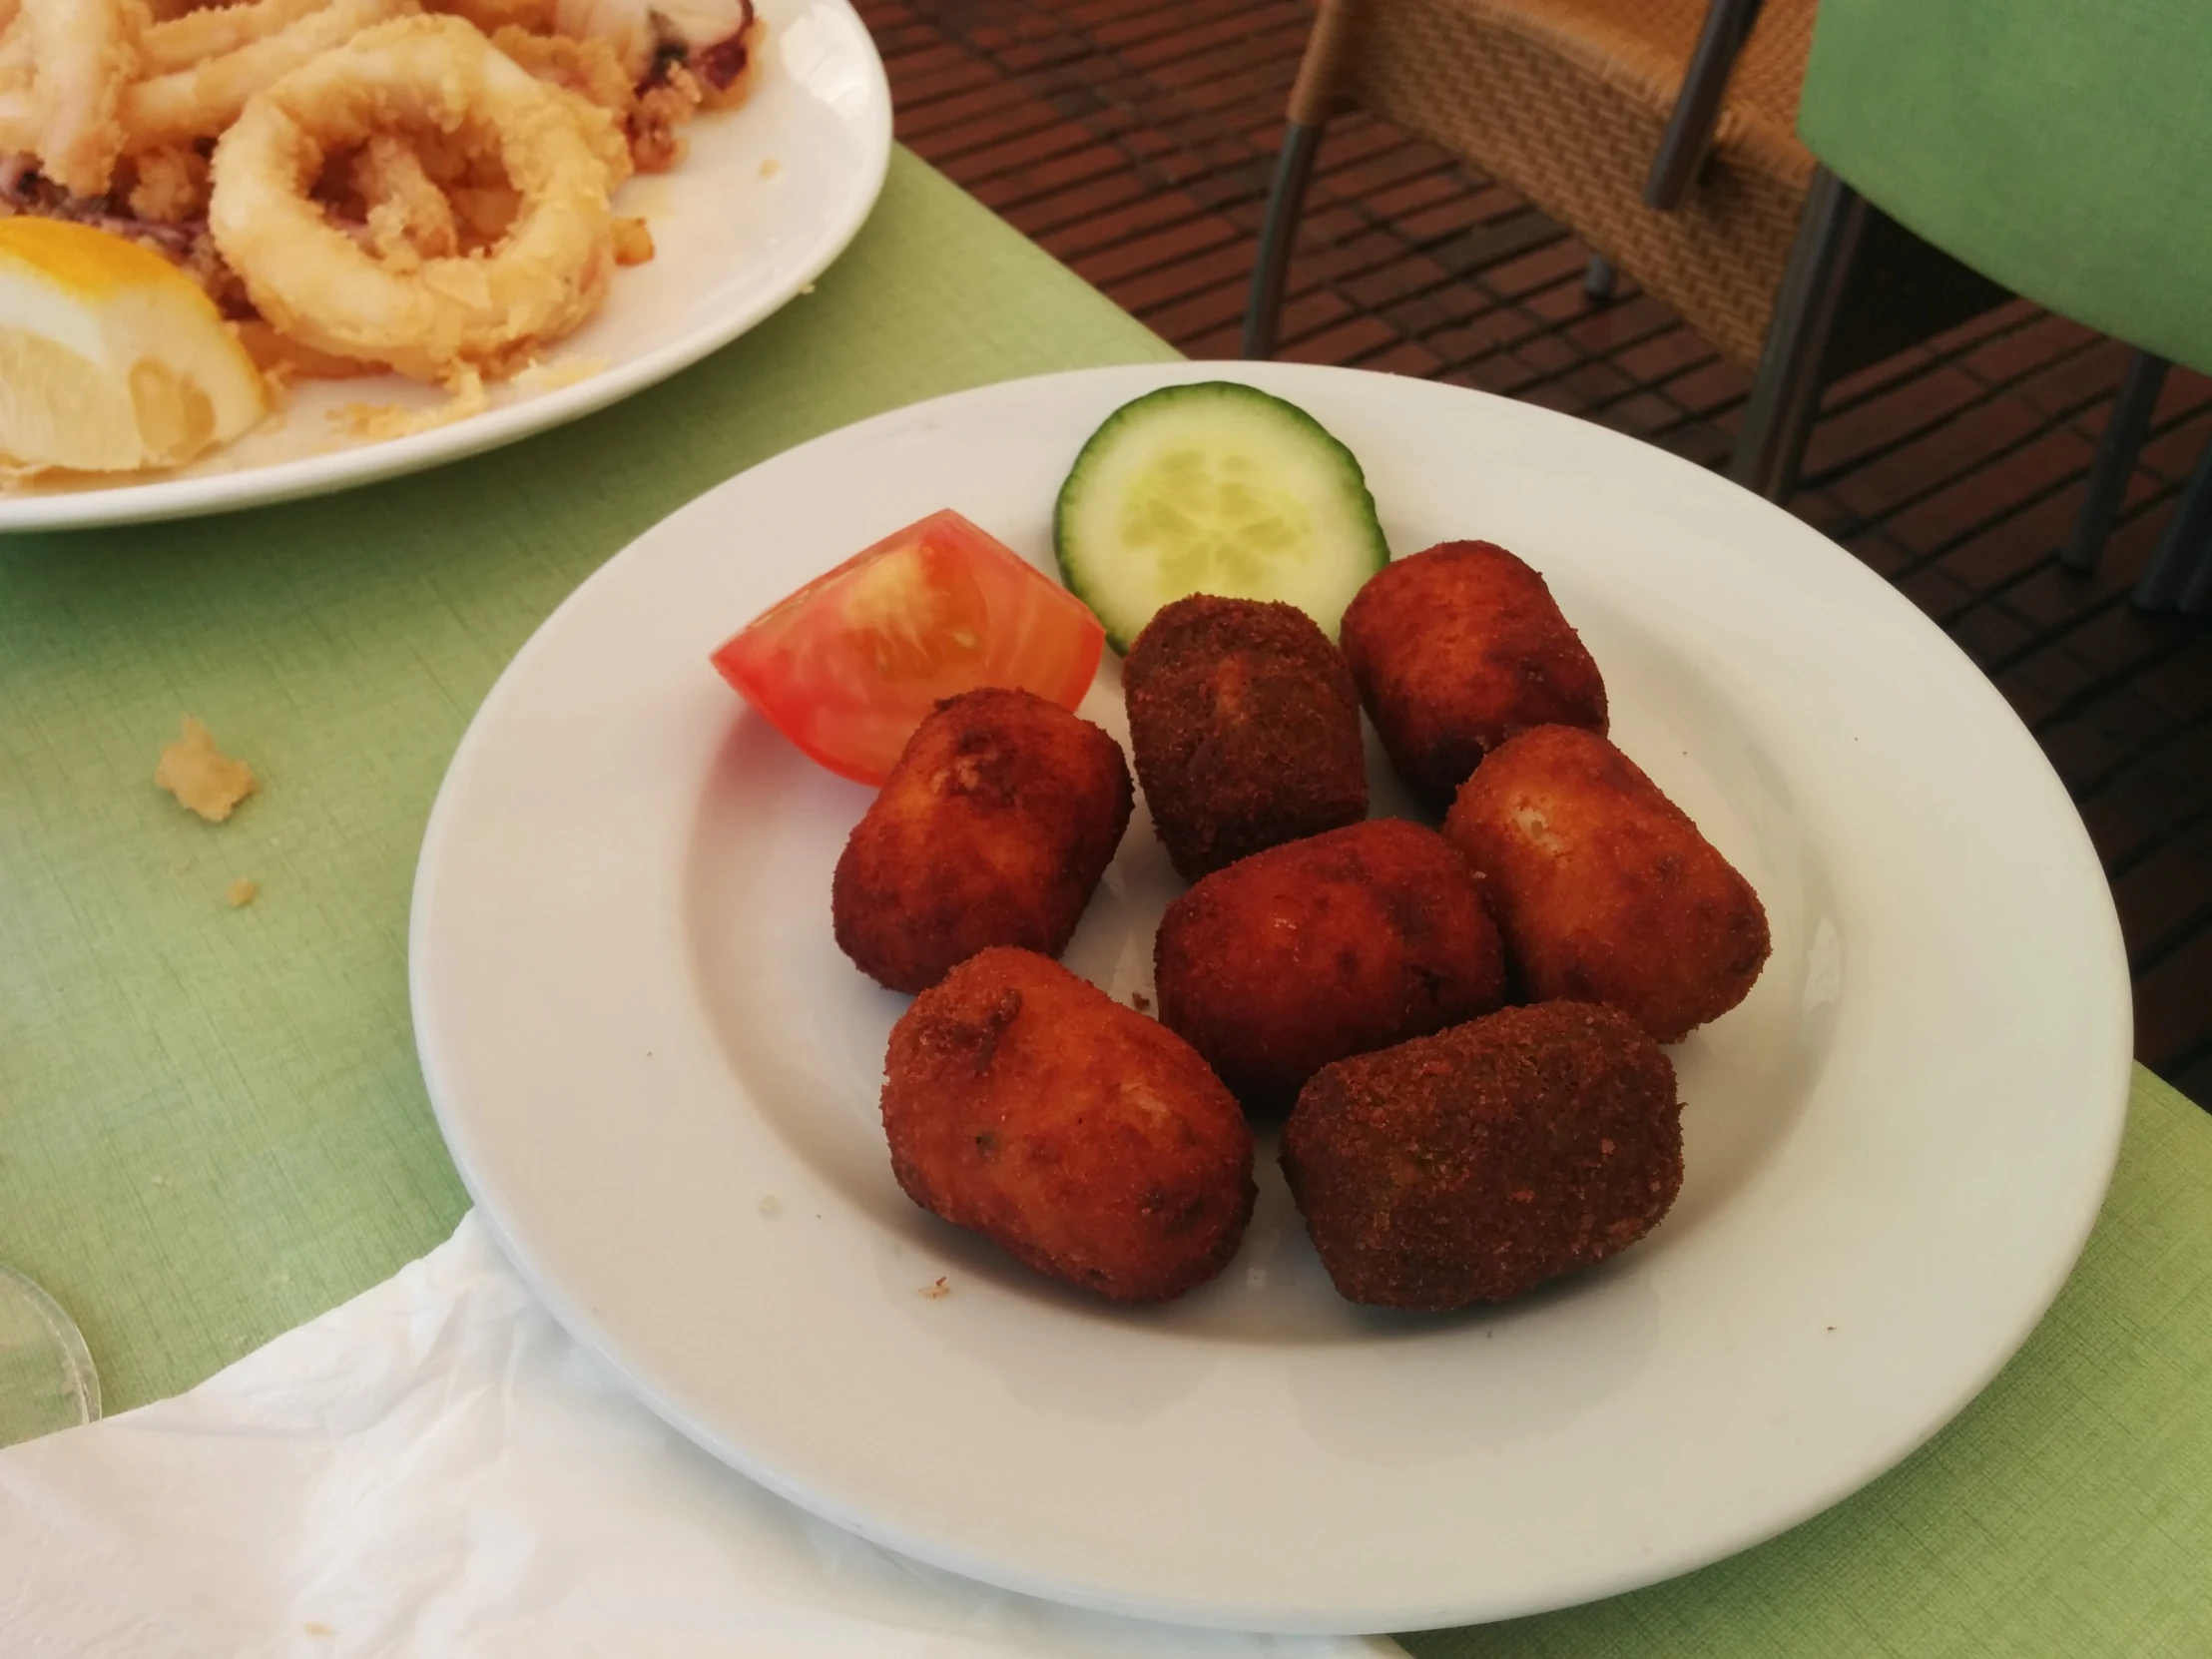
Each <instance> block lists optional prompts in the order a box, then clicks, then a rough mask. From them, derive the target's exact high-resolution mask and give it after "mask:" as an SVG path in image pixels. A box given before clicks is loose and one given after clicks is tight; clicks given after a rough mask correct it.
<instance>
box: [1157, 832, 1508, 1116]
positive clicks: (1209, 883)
mask: <svg viewBox="0 0 2212 1659" xmlns="http://www.w3.org/2000/svg"><path fill="white" fill-rule="evenodd" d="M1153 969H1154V977H1155V979H1156V981H1157V987H1158V995H1159V998H1160V1019H1161V1021H1162V1023H1164V1024H1166V1025H1167V1026H1168V1027H1169V1028H1170V1029H1172V1030H1175V1031H1179V1032H1181V1033H1182V1034H1183V1035H1184V1036H1185V1037H1187V1038H1189V1039H1190V1042H1191V1046H1192V1047H1194V1048H1196V1049H1197V1050H1198V1051H1199V1053H1201V1054H1203V1055H1204V1056H1205V1057H1206V1060H1207V1063H1208V1064H1210V1065H1211V1066H1212V1067H1213V1068H1214V1070H1215V1071H1216V1072H1217V1073H1218V1074H1219V1075H1220V1077H1221V1080H1222V1081H1223V1082H1225V1083H1227V1084H1228V1085H1229V1087H1230V1089H1231V1090H1232V1091H1233V1092H1235V1093H1236V1094H1237V1095H1238V1097H1239V1098H1241V1099H1242V1100H1243V1101H1244V1102H1245V1104H1246V1105H1248V1106H1253V1107H1259V1108H1263V1109H1264V1108H1268V1107H1278V1108H1280V1107H1282V1106H1287V1105H1289V1103H1290V1102H1291V1100H1292V1099H1293V1098H1294V1097H1295V1096H1296V1095H1297V1093H1298V1090H1299V1086H1300V1085H1301V1084H1303V1083H1304V1082H1305V1081H1306V1079H1307V1078H1309V1077H1311V1076H1312V1075H1313V1074H1314V1073H1315V1072H1316V1071H1317V1070H1319V1069H1320V1068H1321V1067H1322V1066H1324V1065H1327V1064H1328V1063H1329V1062H1330V1061H1331V1060H1341V1059H1343V1058H1344V1057H1345V1056H1347V1055H1349V1054H1364V1053H1367V1052H1368V1051H1369V1050H1371V1049H1377V1048H1384V1047H1387V1046H1388V1045H1389V1044H1391V1043H1395V1042H1402V1041H1404V1040H1405V1039H1406V1038H1407V1037H1417V1036H1420V1035H1421V1034H1423V1033H1424V1032H1429V1031H1435V1030H1439V1029H1441V1028H1442V1027H1444V1026H1446V1025H1455V1024H1457V1023H1458V1022H1459V1021H1461V1020H1465V1019H1472V1018H1473V1017H1474V1016H1475V1015H1477V1014H1482V1013H1487V1012H1488V1011H1489V1010H1490V1009H1492V1008H1495V1007H1496V1006H1497V1005H1498V1004H1499V1003H1500V1002H1501V1001H1503V1000H1504V989H1505V957H1504V949H1503V946H1502V945H1501V944H1500V943H1499V941H1498V934H1497V928H1496V926H1495V925H1494V924H1493V923H1492V922H1491V920H1490V918H1489V916H1488V915H1487V914H1486V913H1485V912H1484V910H1483V908H1482V897H1481V893H1480V890H1479V888H1478V886H1477V884H1476V882H1475V879H1474V874H1473V872H1472V871H1471V870H1469V869H1468V868H1467V865H1466V861H1465V860H1464V859H1463V858H1461V857H1460V856H1459V854H1458V853H1457V852H1456V851H1454V850H1453V849H1452V847H1451V845H1450V843H1449V842H1447V841H1446V840H1445V839H1444V838H1443V837H1442V836H1441V835H1439V834H1437V833H1436V832H1435V831H1434V830H1424V829H1422V828H1421V827H1420V826H1419V825H1417V824H1407V823H1404V822H1403V821H1402V820H1398V819H1375V820H1372V821H1370V822H1368V823H1365V824H1355V825H1353V826H1351V827H1350V828H1348V829H1344V830H1331V831H1329V832H1328V833H1327V834H1324V835H1314V836H1311V837H1309V838H1308V839H1306V840H1297V841H1290V842H1287V843H1286V844H1284V845H1282V846H1276V847H1270V848H1269V849H1268V850H1267V851H1265V852H1255V853H1254V854H1253V855H1252V856H1251V857H1249V858H1240V859H1239V860H1238V861H1237V862H1235V863H1233V864H1231V865H1230V866H1229V867H1228V868H1226V869H1220V870H1216V871H1215V872H1214V873H1213V874H1211V875H1209V876H1207V877H1206V878H1205V879H1204V880H1202V881H1200V882H1199V883H1198V884H1197V885H1196V886H1194V887H1193V888H1191V890H1190V891H1189V892H1187V893H1185V894H1183V896H1182V897H1180V898H1178V899H1177V900H1176V901H1175V902H1174V903H1173V904H1171V905H1169V906H1168V911H1167V914H1166V915H1165V916H1164V917H1163V918H1162V919H1161V922H1160V931H1159V933H1158V934H1157V935H1156V937H1155V938H1154V940H1153Z"/></svg>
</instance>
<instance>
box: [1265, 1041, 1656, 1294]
mask: <svg viewBox="0 0 2212 1659" xmlns="http://www.w3.org/2000/svg"><path fill="white" fill-rule="evenodd" d="M1283 1171H1284V1174H1285V1175H1286V1177H1288V1179H1289V1181H1290V1186H1291V1192H1292V1194H1293V1196H1294V1197H1296V1199H1297V1200H1298V1207H1299V1210H1300V1212H1301V1213H1302V1214H1304V1216H1305V1218H1306V1226H1307V1230H1308V1231H1309V1232H1310V1233H1311V1234H1312V1235H1313V1240H1314V1247H1315V1249H1316V1250H1318V1251H1319V1252H1320V1253H1321V1259H1322V1265H1323V1266H1324V1267H1326V1268H1327V1269H1328V1270H1329V1277H1330V1279H1331V1280H1332V1281H1334V1282H1335V1284H1336V1287H1337V1289H1338V1291H1339V1292H1340V1293H1342V1294H1343V1295H1344V1296H1346V1297H1347V1298H1349V1299H1350V1300H1352V1301H1354V1302H1362V1303H1369V1304H1372V1305H1374V1306H1377V1307H1383V1308H1406V1309H1414V1310H1419V1311H1423V1312H1428V1313H1440V1312H1444V1311H1446V1310H1449V1309H1453V1308H1465V1307H1469V1306H1471V1305H1473V1304H1475V1303H1481V1302H1503V1301H1505V1300H1507V1299H1508V1298H1510V1297H1516V1296H1519V1295H1521V1294H1522V1293H1523V1292H1525V1291H1530V1290H1533V1289H1534V1288H1535V1287H1536V1286H1538V1285H1541V1284H1543V1283H1544V1282H1545V1281H1546V1280H1549V1279H1556V1278H1557V1277H1559V1275H1561V1274H1564V1273H1571V1272H1573V1271H1574V1270H1575V1269H1577V1268H1583V1267H1588V1266H1590V1265H1591V1264H1592V1263H1595V1262H1602V1261H1604V1260H1605V1259H1606V1258H1607V1257H1608V1256H1612V1255H1615V1254H1617V1253H1619V1252H1620V1251H1623V1250H1626V1249H1627V1248H1628V1247H1629V1246H1630V1245H1632V1244H1634V1243H1635V1242H1636V1241H1637V1240H1638V1239H1640V1238H1642V1237H1643V1236H1644V1235H1645V1234H1646V1233H1648V1232H1650V1231H1651V1229H1652V1228H1653V1227H1654V1226H1656V1225H1657V1224H1658V1222H1659V1219H1660V1217H1662V1216H1664V1215H1665V1214H1666V1213H1667V1209H1668V1206H1670V1205H1671V1204H1673V1202H1674V1199H1675V1194H1676V1193H1677V1192H1679V1191H1680V1190H1681V1187H1682V1108H1681V1106H1680V1105H1679V1104H1678V1103H1677V1102H1676V1100H1675V1097H1674V1068H1673V1067H1672V1066H1671V1065H1669V1064H1668V1062H1667V1057H1666V1055H1665V1054H1663V1053H1662V1052H1660V1050H1659V1047H1658V1045H1657V1044H1656V1043H1654V1042H1653V1041H1652V1040H1651V1039H1650V1038H1649V1037H1647V1036H1645V1035H1644V1033H1643V1031H1642V1030H1641V1029H1640V1028H1639V1027H1638V1026H1637V1025H1636V1023H1635V1022H1634V1021H1633V1020H1631V1019H1629V1018H1628V1017H1627V1016H1626V1015H1624V1014H1622V1013H1620V1012H1618V1011H1617V1010H1615V1009H1612V1008H1605V1007H1600V1006H1598V1005H1596V1004H1594V1003H1585V1002H1547V1003H1543V1004H1540V1005H1539V1006H1536V1007H1532V1008H1506V1009H1503V1010H1501V1011H1499V1012H1497V1013H1494V1014H1490V1015H1488V1016H1486V1017H1484V1018H1482V1019H1477V1020H1471V1021H1469V1022H1468V1023H1466V1024H1464V1025H1454V1026H1452V1027H1450V1028H1449V1029H1447V1030H1443V1031H1439V1032H1437V1033H1435V1034H1434V1035H1433V1036H1427V1037H1415V1038H1414V1039H1413V1040H1412V1041H1411V1042H1405V1043H1400V1044H1398V1045H1397V1046H1396V1047H1395V1048H1385V1049H1383V1050H1382V1051H1381V1052H1380V1053H1376V1054H1364V1055H1360V1056H1358V1057H1357V1058H1354V1059H1350V1060H1340V1061H1338V1062H1337V1063H1335V1064H1334V1065H1328V1066H1324V1067H1323V1068H1322V1069H1321V1070H1320V1071H1318V1072H1316V1073H1315V1074H1314V1077H1313V1080H1312V1081H1311V1082H1309V1083H1308V1084H1307V1085H1306V1087H1305V1089H1304V1090H1303V1091H1302V1092H1301V1093H1300V1095H1299V1097H1298V1105H1297V1107H1296V1109H1294V1110H1293V1111H1292V1113H1291V1117H1290V1121H1289V1122H1288V1123H1287V1124H1285V1125H1284V1129H1283Z"/></svg>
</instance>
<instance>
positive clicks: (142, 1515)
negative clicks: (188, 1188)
mask: <svg viewBox="0 0 2212 1659" xmlns="http://www.w3.org/2000/svg"><path fill="white" fill-rule="evenodd" d="M1402 1653H1403V1650H1402V1649H1400V1648H1399V1647H1398V1646H1397V1645H1396V1644H1395V1643H1394V1642H1390V1641H1388V1640H1386V1639H1383V1638H1374V1639H1356V1638H1325V1637H1313V1638H1294V1637H1282V1636H1243V1635H1232V1634H1225V1633H1222V1632H1218V1631H1204V1630H1189V1629H1182V1628H1178V1627H1174V1626H1168V1625H1157V1624H1146V1623H1142V1622H1139V1621H1136V1620H1130V1619H1117V1618H1110V1617H1107V1616H1105V1615H1103V1614H1095V1613H1084V1612H1079V1611H1076V1610H1074V1609H1071V1608H1065V1607H1058V1606H1054V1605H1052V1604H1051V1603H1048V1602H1042V1601H1036V1600H1032V1599H1031V1598H1029V1597H1026V1596H1019V1595H1013V1594H1009V1593H1007V1592H1005V1591H1000V1590H993V1589H989V1588H986V1587H985V1586H983V1585H980V1584H976V1583H973V1582H970V1581H969V1580H967V1579H963V1578H958V1577H955V1576H953V1575H952V1574H950V1573H945V1572H940V1571H937V1570H936V1569H934V1568H930V1567H925V1566H921V1565H919V1564H918V1563H915V1562H912V1561H908V1560H905V1559H903V1558H902V1557H900V1556H897V1555H893V1554H891V1553H889V1552H888V1551H885V1550H881V1549H877V1548H876V1547H875V1546H873V1545H872V1544H868V1543H864V1542H862V1541H861V1540H860V1539H858V1538H856V1537H854V1536H852V1535H851V1534H850V1533H847V1532H844V1531H842V1530H840V1529H839V1528H837V1527H835V1526H832V1525H830V1524H829V1523H828V1522H826V1521H821V1520H817V1519H815V1518H814V1517H813V1516H811V1515H809V1514H807V1513H805V1512H804V1511H803V1510H800V1509H797V1508H794V1507H793V1506H792V1505H791V1504H788V1503H786V1502H784V1501H783V1500H782V1499H781V1498H778V1497H775V1496H773V1495H772V1494H770V1493H769V1492H767V1491H765V1490H763V1489H762V1488H761V1487H759V1486H756V1485H754V1484H753V1483H752V1482H751V1481H748V1480H746V1479H745V1478H744V1477H742V1476H740V1475H738V1474H736V1473H734V1472H732V1471H731V1470H729V1469H727V1468H725V1467H724V1466H723V1465H722V1464H720V1463H718V1462H716V1461H715V1460H714V1459H713V1458H711V1457H709V1456H708V1455H707V1454H706V1453H705V1452H703V1451H700V1450H698V1449H697V1448H696V1447H694V1446H693V1445H692V1444H691V1443H690V1442H689V1441H688V1440H685V1439H684V1438H683V1437H682V1436H681V1435H679V1434H677V1433H676V1432H675V1431H674V1430H673V1429H671V1428H668V1427H667V1426H665V1425H664V1424H663V1423H662V1422H661V1421H660V1419H659V1418H657V1417H655V1416H654V1415H652V1413H650V1412H649V1411H647V1410H646V1409H645V1408H644V1407H643V1406H641V1405H639V1404H637V1403H636V1402H635V1401H633V1400H632V1399H631V1398H630V1397H629V1395H628V1394H626V1393H625V1392H624V1391H623V1389H622V1387H621V1385H620V1384H619V1383H617V1382H616V1381H615V1380H614V1378H613V1377H612V1376H611V1375H610V1374H609V1373H608V1372H607V1371H606V1369H605V1368H604V1367H602V1366H601V1365H600V1364H599V1362H598V1361H596V1360H595V1359H593V1358H592V1357H591V1356H590V1355H589V1354H586V1353H585V1352H584V1351H583V1350H582V1349H580V1348H578V1347H577V1346H576V1345H575V1344H574V1343H573V1342H571V1341H570V1340H569V1339H568V1338H567V1337H566V1336H565V1335H564V1334H563V1333H562V1332H561V1330H560V1328H559V1327H558V1326H556V1325H555V1324H554V1323H553V1321H552V1319H551V1318H550V1317H549V1316H548V1315H546V1314H545V1313H544V1312H543V1311H542V1310H541V1309H540V1308H539V1307H538V1304H537V1303H536V1301H535V1300H534V1299H533V1298H532V1297H531V1295H530V1293H529V1292H528V1291H527V1290H525V1289H524V1288H523V1286H522V1283H521V1281H520V1280H518V1279H517V1278H516V1277H515V1275H514V1272H513V1270H512V1269H510V1268H509V1267H508V1266H507V1264H506V1261H505V1259H504V1258H503V1257H502V1256H501V1255H500V1254H499V1251H498V1249H497V1247H496V1246H494V1245H493V1244H492V1242H491V1239H490V1237H489V1234H488V1232H487V1230H486V1229H485V1228H483V1227H482V1226H480V1225H479V1224H478V1222H477V1220H476V1218H475V1216H474V1215H473V1214H472V1215H470V1216H468V1217H466V1218H464V1219H463V1220H462V1222H461V1225H460V1228H459V1229H458V1231H456V1232H455V1233H454V1235H453V1237H452V1238H451V1239H450V1240H448V1241H447V1242H446V1243H445V1244H443V1245H441V1246H439V1247H438V1248H437V1249H436V1250H434V1251H432V1252H431V1253H430V1254H429V1255H428V1256H425V1257H424V1258H423V1259H422V1260H421V1261H419V1262H416V1263H414V1264H413V1265H412V1266H410V1267H408V1268H407V1269H405V1270H404V1271H403V1272H401V1273H400V1274H399V1275H398V1276H397V1277H395V1278H393V1279H391V1280H389V1281H388V1282H386V1283H385V1284H382V1285H379V1286H377V1287H376V1288H375V1289H374V1290H371V1291H369V1292H367V1293H365V1294H364V1295H362V1296H359V1297H356V1298H355V1299H354V1300H353V1301H351V1302H349V1303H347V1304H346V1305H345V1306H344V1307H342V1308H338V1309H335V1310H333V1311H332V1312H330V1313H328V1314H325V1315H324V1316H323V1317H322V1318H320V1319H318V1320H316V1321H314V1322H313V1323H312V1324H309V1325H306V1326H302V1327H301V1328H300V1329H299V1330H297V1331H293V1332H290V1333H288V1334H287V1335H285V1336H282V1337H279V1338H277V1341H275V1342H273V1343H271V1344H270V1345H269V1346H268V1347H267V1348H265V1349H263V1350H261V1351H260V1352H259V1353H257V1354H252V1355H249V1356H248V1357H247V1358H246V1359H244V1360H241V1361H240V1362H239V1363H238V1364H237V1365H235V1366H233V1367H231V1368H230V1369H229V1370H228V1371H225V1372H223V1373H221V1374H220V1375H218V1376H216V1377H214V1378H211V1379H210V1380H209V1381H208V1382H207V1383H203V1384H201V1385H200V1386H199V1387H197V1388H195V1389H193V1390H192V1391H191V1392H190V1393H187V1394H182V1395H180V1396H178V1397H177V1398H175V1399H169V1400H163V1401H161V1402H160V1403H158V1404H154V1405H148V1406H144V1407H142V1408H141V1409H139V1410H136V1411H130V1412H126V1413H125V1414H123V1415H122V1416H118V1417H110V1418H108V1419H107V1420H106V1421H104V1422H97V1423H93V1424H91V1425H90V1426H88V1427H84V1428H76V1429H71V1430H69V1431H68V1432H66V1433H62V1434H55V1435H51V1436H49V1437H48V1438H46V1439H43V1440H34V1441H31V1442H30V1443H28V1444H25V1445H20V1446H16V1447H14V1448H12V1449H10V1450H8V1451H5V1452H0V1654H5V1655H7V1656H8V1659H47V1656H49V1655H51V1656H55V1659H58V1656H60V1655H64V1654H67V1655H71V1656H72V1659H74V1656H77V1655H86V1654H130V1655H134V1656H135V1655H161V1656H165V1659H166V1656H170V1655H176V1656H187V1655H190V1656H199V1655H210V1656H213V1655H222V1656H224V1659H233V1656H240V1655H262V1654H286V1655H292V1654H300V1655H324V1656H331V1659H335V1656H337V1655H355V1654H374V1655H400V1654H407V1655H414V1654H421V1655H432V1654H435V1655H440V1656H445V1655H456V1656H462V1655H465V1656H470V1659H474V1656H479V1655H514V1656H517V1659H522V1656H527V1659H562V1656H565V1655H583V1654H591V1655H609V1656H617V1655H619V1656H622V1659H632V1656H636V1659H647V1656H652V1659H661V1656H688V1655H695V1654H697V1655H707V1654H713V1655H718V1656H719V1655H743V1656H745V1659H801V1656H804V1659H830V1656H832V1655H834V1656H836V1659H894V1656H895V1659H922V1656H927V1659H951V1656H955V1655H957V1656H960V1659H967V1656H970V1655H973V1656H981V1659H1002V1656H1003V1659H1013V1656H1015V1655H1022V1656H1029V1659H1038V1656H1041V1659H1060V1656H1063V1655H1064V1656H1068V1659H1094V1656H1105V1655H1113V1656H1122V1659H1140V1656H1141V1659H1155V1656H1161V1655H1170V1654H1172V1655H1178V1656H1180V1655H1192V1656H1194V1659H1197V1656H1204V1659H1261V1656H1266V1659H1356V1656H1357V1659H1379V1656H1383V1655H1393V1656H1397V1659H1402Z"/></svg>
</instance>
